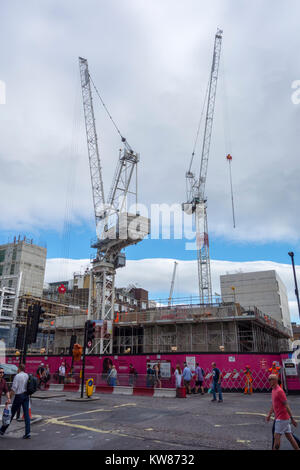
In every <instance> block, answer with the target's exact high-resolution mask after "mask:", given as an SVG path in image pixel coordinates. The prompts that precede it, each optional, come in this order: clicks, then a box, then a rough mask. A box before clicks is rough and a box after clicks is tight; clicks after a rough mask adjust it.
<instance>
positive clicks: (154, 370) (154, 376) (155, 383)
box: [152, 364, 158, 387]
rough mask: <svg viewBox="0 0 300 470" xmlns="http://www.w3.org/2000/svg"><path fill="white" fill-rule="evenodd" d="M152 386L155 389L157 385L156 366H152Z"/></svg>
mask: <svg viewBox="0 0 300 470" xmlns="http://www.w3.org/2000/svg"><path fill="white" fill-rule="evenodd" d="M152 370H153V385H154V387H156V385H157V383H158V369H157V364H154V366H153V369H152Z"/></svg>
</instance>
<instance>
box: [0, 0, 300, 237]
mask: <svg viewBox="0 0 300 470" xmlns="http://www.w3.org/2000/svg"><path fill="white" fill-rule="evenodd" d="M299 13H300V5H299V2H297V1H293V0H291V1H290V2H289V4H288V5H287V4H285V3H284V2H280V1H274V0H272V1H271V0H267V1H265V2H258V1H256V0H255V1H252V2H247V3H246V2H243V4H242V5H237V2H236V1H235V0H227V1H226V2H224V1H223V0H222V1H220V0H215V1H214V2H211V3H208V2H205V1H200V0H188V1H187V2H184V3H183V2H182V1H180V0H165V1H164V2H159V1H157V0H153V1H151V2H148V1H144V0H126V2H121V1H120V0H118V1H116V0H112V1H110V2H107V1H105V0H97V1H96V0H87V1H86V2H84V3H83V2H80V1H70V0H66V1H64V2H63V4H62V2H58V0H51V1H50V0H45V1H43V2H40V3H39V4H37V2H35V1H33V0H28V1H26V2H21V1H18V0H16V1H15V2H10V3H6V5H5V6H4V7H3V9H2V20H3V21H2V25H1V30H0V39H1V40H2V41H1V43H3V44H5V48H4V50H3V51H2V52H3V54H2V60H1V74H2V76H1V77H0V80H3V81H4V82H5V83H6V93H7V96H6V104H5V105H1V106H0V141H1V149H0V167H1V172H0V228H1V229H3V230H19V231H24V230H30V229H32V228H34V229H38V228H41V229H45V228H46V229H47V228H52V229H56V230H59V229H60V228H61V226H62V223H63V220H64V218H65V217H66V210H65V207H66V203H67V204H69V211H68V213H67V216H68V217H70V218H71V220H72V221H74V222H76V223H83V224H86V222H87V220H89V221H91V222H93V216H92V197H91V186H90V177H89V168H88V158H87V150H86V140H85V135H84V126H83V112H82V105H81V96H80V93H81V92H80V85H79V71H78V64H77V58H78V56H79V55H82V56H85V57H87V58H88V60H89V65H90V70H91V73H92V75H93V78H94V80H95V82H96V84H97V86H98V88H99V90H100V91H101V93H102V96H103V98H104V101H105V103H106V104H107V105H108V107H109V109H110V111H111V113H112V115H113V117H114V118H115V119H116V121H117V123H118V125H119V127H120V128H121V130H122V132H123V133H124V135H125V136H126V137H127V138H128V141H129V142H130V144H131V145H132V146H133V148H134V149H135V150H137V151H139V152H140V154H141V162H140V166H139V179H140V180H139V188H140V201H141V202H145V203H147V204H150V203H151V202H153V203H154V202H158V203H163V202H166V203H178V202H179V203H181V202H183V201H184V199H185V171H186V170H187V167H188V163H189V158H190V154H191V151H192V146H193V142H194V137H195V133H196V128H197V123H198V119H199V116H200V109H201V106H202V100H203V96H204V92H205V89H206V84H207V78H208V74H209V69H210V65H211V56H212V47H213V39H214V34H215V31H216V28H217V27H222V28H223V29H224V40H223V49H222V65H221V70H220V80H219V84H218V90H217V100H216V113H215V120H214V128H213V135H212V145H211V153H210V160H209V166H208V177H207V178H208V179H207V186H206V187H207V195H208V218H209V229H210V231H211V232H212V233H214V234H216V235H220V236H222V237H225V238H230V239H231V240H251V241H274V240H276V241H285V242H286V241H287V240H293V241H298V240H299V233H300V219H299V218H297V217H295V214H297V212H298V208H299V205H300V190H299V184H298V182H299V176H300V160H299V158H298V157H297V151H296V149H297V148H298V147H299V142H298V122H299V113H300V105H298V106H297V105H294V104H293V103H292V101H291V95H292V91H293V90H292V89H291V84H292V83H293V82H294V81H295V80H297V79H299V78H300V77H299V71H298V65H297V62H296V61H295V57H296V56H297V54H298V51H299V49H300V38H299V34H298V28H299V25H298V17H299ZM266 17H267V18H268V21H267V23H266V22H265V18H266ZM253 31H255V34H253ZM224 72H225V75H226V88H225V87H224ZM94 102H95V111H96V122H97V128H98V136H99V142H100V153H101V158H102V160H103V171H104V182H105V187H106V194H107V192H108V189H109V186H110V182H111V180H112V177H113V173H114V167H115V164H116V161H117V155H118V148H119V145H120V143H119V138H118V136H117V135H116V134H115V132H114V129H113V127H112V125H111V122H110V121H109V120H108V119H107V116H106V115H105V113H104V111H103V109H102V108H101V106H100V105H99V103H98V101H97V99H96V97H95V99H94ZM225 103H227V108H228V113H227V119H223V117H224V108H225ZM224 135H225V137H224ZM200 148H201V145H199V148H198V149H197V150H198V153H197V155H198V157H197V158H198V163H199V152H200ZM228 152H230V153H232V155H233V163H232V172H233V183H234V194H235V207H236V221H237V227H236V229H235V230H233V229H232V222H231V201H230V194H229V175H228V168H227V162H226V160H225V155H226V154H227V153H228ZM72 168H73V170H74V172H75V174H74V175H73V174H72V172H71V171H70V170H71V169H72ZM68 187H69V188H70V189H69V190H68ZM7 201H9V204H7Z"/></svg>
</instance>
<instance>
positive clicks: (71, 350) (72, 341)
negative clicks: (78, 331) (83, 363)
mask: <svg viewBox="0 0 300 470" xmlns="http://www.w3.org/2000/svg"><path fill="white" fill-rule="evenodd" d="M76 340H77V337H76V335H72V336H71V338H70V347H69V354H70V356H71V355H72V354H73V348H74V344H75V343H76Z"/></svg>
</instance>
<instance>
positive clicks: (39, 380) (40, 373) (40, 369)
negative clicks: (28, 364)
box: [36, 362, 45, 390]
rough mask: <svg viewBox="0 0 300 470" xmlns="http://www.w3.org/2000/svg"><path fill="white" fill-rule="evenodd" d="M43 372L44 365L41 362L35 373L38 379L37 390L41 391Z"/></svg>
mask: <svg viewBox="0 0 300 470" xmlns="http://www.w3.org/2000/svg"><path fill="white" fill-rule="evenodd" d="M44 372H45V367H44V364H43V362H42V363H41V365H40V366H39V367H38V369H37V371H36V376H37V378H38V386H37V387H38V389H39V390H41V386H42V383H43V374H44Z"/></svg>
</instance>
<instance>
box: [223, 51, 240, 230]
mask: <svg viewBox="0 0 300 470" xmlns="http://www.w3.org/2000/svg"><path fill="white" fill-rule="evenodd" d="M221 64H222V68H223V74H222V75H223V89H224V93H223V129H224V140H225V150H226V154H227V153H228V150H229V151H231V152H232V143H231V132H230V121H229V113H228V100H227V87H226V74H225V65H224V60H222V59H221ZM228 157H231V155H230V154H229V153H228V155H227V157H226V158H227V160H228V164H229V178H230V192H231V206H232V220H233V228H235V226H236V224H235V211H234V200H233V185H232V174H231V161H232V157H231V158H228Z"/></svg>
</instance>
